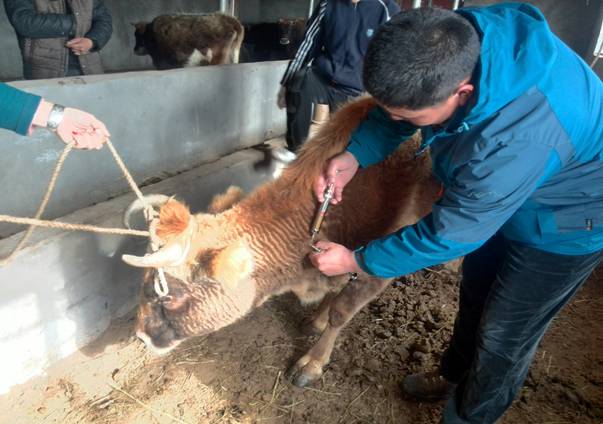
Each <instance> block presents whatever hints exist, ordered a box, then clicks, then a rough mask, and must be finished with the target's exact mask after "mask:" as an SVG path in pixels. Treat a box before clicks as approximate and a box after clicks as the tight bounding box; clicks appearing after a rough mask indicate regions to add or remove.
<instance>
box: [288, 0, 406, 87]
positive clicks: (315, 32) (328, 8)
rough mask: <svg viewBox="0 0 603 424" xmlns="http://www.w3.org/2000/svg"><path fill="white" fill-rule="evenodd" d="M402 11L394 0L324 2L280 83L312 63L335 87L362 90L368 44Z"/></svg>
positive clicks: (315, 12)
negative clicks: (386, 23)
mask: <svg viewBox="0 0 603 424" xmlns="http://www.w3.org/2000/svg"><path fill="white" fill-rule="evenodd" d="M399 11H400V7H399V6H398V4H397V3H396V2H395V1H393V0H360V1H358V2H357V3H352V2H351V0H322V1H321V2H320V3H319V4H318V6H317V7H316V10H315V11H314V13H313V15H312V16H311V17H310V19H309V20H308V23H307V25H306V33H305V35H304V40H303V41H302V43H301V45H300V46H299V49H298V50H297V53H296V55H295V57H294V58H293V60H292V61H291V62H290V63H289V66H288V67H287V70H286V71H285V75H284V76H283V79H282V80H281V84H282V85H286V84H287V82H288V81H289V80H290V79H291V78H292V76H293V75H294V74H295V72H297V71H298V70H299V69H300V68H302V67H303V66H305V65H307V64H309V63H312V65H313V66H314V68H315V69H316V70H317V71H318V72H319V73H320V74H321V75H322V76H323V77H324V78H325V79H326V80H327V81H330V82H331V83H333V84H334V85H339V86H342V87H345V88H348V89H351V90H353V91H356V92H360V91H362V90H363V86H362V64H363V60H364V55H365V54H366V49H367V47H368V44H369V41H370V40H371V38H372V36H373V34H374V33H375V31H376V30H377V28H378V27H379V26H380V25H381V24H383V23H384V22H387V21H388V20H389V19H390V18H391V17H392V16H393V15H395V14H396V13H398V12H399Z"/></svg>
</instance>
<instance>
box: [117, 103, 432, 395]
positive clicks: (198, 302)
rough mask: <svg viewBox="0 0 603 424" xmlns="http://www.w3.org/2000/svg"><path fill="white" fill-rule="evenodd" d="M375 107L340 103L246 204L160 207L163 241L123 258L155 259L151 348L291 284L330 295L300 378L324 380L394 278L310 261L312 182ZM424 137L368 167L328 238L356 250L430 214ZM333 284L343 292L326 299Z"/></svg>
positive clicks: (148, 327) (145, 306)
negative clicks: (352, 273) (334, 273)
mask: <svg viewBox="0 0 603 424" xmlns="http://www.w3.org/2000/svg"><path fill="white" fill-rule="evenodd" d="M374 106H375V103H374V102H373V100H371V99H361V100H358V101H356V102H353V103H351V104H349V105H347V106H344V107H343V108H341V109H340V110H339V111H337V112H336V113H335V114H334V115H333V116H332V118H331V120H330V121H329V122H328V123H327V124H325V125H324V126H323V127H322V128H321V129H320V131H319V133H318V135H317V136H316V137H314V138H313V139H312V140H310V141H309V142H308V143H306V144H305V145H304V146H303V148H302V149H301V151H300V153H299V156H298V158H297V159H296V160H295V161H294V162H293V163H292V164H291V165H290V166H289V167H288V168H286V169H285V171H284V172H283V174H282V175H281V176H280V177H279V178H278V179H277V180H275V181H272V182H269V183H266V184H264V185H262V186H261V187H259V188H258V189H257V190H255V191H254V192H253V193H251V194H250V195H248V196H247V197H246V198H244V199H242V200H240V201H239V197H240V193H239V192H236V190H235V191H231V192H230V194H229V193H227V194H225V195H223V196H222V197H221V198H220V200H219V202H214V204H213V205H212V207H211V208H212V210H213V213H199V214H196V215H191V214H190V213H189V211H188V209H187V207H186V206H184V205H183V204H181V203H179V202H177V201H173V200H172V201H169V202H168V203H166V204H165V205H164V206H163V207H162V208H161V211H160V220H159V223H158V225H157V236H158V237H159V238H160V239H161V240H162V241H163V243H164V247H163V248H162V249H161V250H160V251H158V252H157V253H155V254H149V255H146V256H144V257H134V256H128V255H126V256H124V260H125V261H126V262H127V263H129V264H131V265H134V266H141V267H149V268H151V271H150V272H149V273H148V278H147V279H146V281H145V282H144V283H143V288H142V295H141V303H140V311H139V314H138V322H137V334H138V335H139V336H140V337H141V338H142V339H143V340H144V341H145V342H146V343H147V345H148V346H149V347H152V348H154V349H156V350H158V351H160V352H165V351H169V350H171V349H173V348H174V347H175V346H176V345H177V344H178V343H180V342H181V341H182V340H184V339H186V338H188V337H191V336H196V335H201V334H207V333H209V332H213V331H216V330H218V329H219V328H222V327H224V326H226V325H229V324H231V323H233V322H235V321H236V320H238V319H239V318H241V317H243V316H244V315H246V314H247V313H248V312H249V311H251V310H252V309H253V308H256V307H258V306H259V305H261V304H262V303H263V302H264V301H265V300H266V299H268V298H269V297H271V296H274V295H278V294H281V293H285V292H288V291H292V292H294V293H295V294H296V295H297V296H298V297H299V298H300V300H301V301H302V302H316V301H319V300H321V299H323V301H322V303H321V304H320V306H319V308H318V313H317V315H316V317H315V319H314V320H313V322H312V323H311V325H310V327H311V329H312V330H313V331H315V332H319V333H321V337H320V339H319V341H318V342H317V343H316V345H314V347H312V348H311V349H310V351H309V352H308V353H307V354H306V355H304V356H303V357H302V358H301V359H299V361H297V363H296V365H295V366H294V367H293V370H292V376H293V381H294V383H295V384H297V385H299V386H305V385H307V384H310V383H311V382H313V381H315V380H316V379H318V378H320V376H321V375H322V369H323V366H324V365H326V364H327V363H328V361H329V358H330V355H331V351H332V349H333V345H334V342H335V338H336V337H337V334H338V333H339V332H340V331H341V329H342V328H343V326H344V325H345V324H346V323H347V322H348V321H349V320H350V319H351V318H352V317H353V316H354V314H356V312H358V310H360V308H362V307H363V306H364V305H366V304H367V303H368V302H370V301H371V300H372V299H373V298H375V297H376V296H377V295H378V294H379V293H380V292H381V291H382V290H383V289H384V288H385V287H386V286H387V284H388V283H389V280H384V279H379V278H374V277H369V276H367V275H361V276H359V278H358V279H357V280H356V281H353V282H351V283H349V284H346V282H347V277H344V276H342V277H336V278H327V277H325V276H324V275H322V274H320V273H319V272H318V271H317V270H316V269H315V268H313V267H312V266H311V265H310V264H309V261H308V260H307V255H308V253H309V252H310V246H309V229H310V225H311V221H312V218H313V216H314V213H315V211H316V208H317V202H316V199H315V197H314V195H313V194H312V190H311V187H312V182H313V181H314V179H315V178H316V177H317V175H319V173H320V172H321V171H322V170H323V168H324V167H325V165H326V163H327V162H328V160H329V159H330V158H331V157H333V156H334V155H336V154H337V153H339V152H341V151H342V150H344V149H345V147H346V145H347V143H348V140H349V138H350V134H351V132H352V131H353V130H354V129H355V128H356V126H357V125H358V124H359V123H360V122H361V121H362V120H363V119H364V118H365V117H366V114H367V113H368V111H369V110H370V109H371V108H373V107H374ZM418 143H419V141H418V138H417V137H415V138H413V139H410V140H408V141H406V142H404V143H403V144H402V145H401V146H400V148H399V149H398V150H397V151H396V152H394V153H393V154H392V155H391V156H390V157H389V158H388V159H387V160H385V161H384V162H382V163H380V164H377V165H374V166H370V167H368V168H366V169H363V170H360V171H359V173H358V174H357V175H356V176H355V177H354V178H353V179H352V181H351V182H350V183H349V184H348V185H347V186H346V188H345V190H344V193H343V201H342V202H341V203H340V204H338V205H333V206H332V207H331V209H330V210H329V213H328V216H327V218H326V220H325V224H324V226H323V230H322V232H321V233H320V234H321V236H322V237H324V238H326V239H328V240H331V241H335V242H338V243H341V244H344V245H346V246H348V247H349V248H355V247H357V246H360V245H362V244H364V243H367V242H368V241H370V240H372V239H375V238H377V237H380V236H383V235H385V234H388V233H390V232H392V231H394V230H396V229H398V228H400V227H402V226H405V225H410V224H412V223H414V222H416V221H417V220H418V219H419V218H420V217H422V216H423V215H425V214H427V213H428V212H429V211H430V209H431V205H432V203H433V202H434V200H435V199H436V197H437V192H438V189H439V187H438V184H436V182H435V181H434V179H433V178H432V177H431V166H430V160H429V158H428V157H426V156H423V157H419V158H415V157H414V153H415V150H416V148H417V147H418ZM159 267H163V270H164V271H165V272H166V274H167V283H168V286H169V294H168V295H167V296H163V297H162V296H158V295H157V294H156V292H155V290H154V289H153V276H154V275H155V274H156V273H157V272H156V271H155V269H156V268H159ZM339 290H341V291H339ZM332 291H339V292H338V293H337V294H335V295H334V296H331V295H329V296H325V295H326V294H327V293H329V292H332Z"/></svg>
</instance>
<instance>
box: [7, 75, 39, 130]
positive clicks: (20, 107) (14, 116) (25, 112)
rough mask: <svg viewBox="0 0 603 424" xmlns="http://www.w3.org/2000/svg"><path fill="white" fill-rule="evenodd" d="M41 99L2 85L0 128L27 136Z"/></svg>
mask: <svg viewBox="0 0 603 424" xmlns="http://www.w3.org/2000/svg"><path fill="white" fill-rule="evenodd" d="M40 100H41V97H40V96H36V95H34V94H29V93H26V92H24V91H21V90H18V89H16V88H14V87H11V86H10V85H7V84H4V83H0V128H5V129H8V130H11V131H15V132H16V133H18V134H21V135H26V134H27V131H28V130H29V127H30V125H31V121H32V120H33V117H34V115H35V113H36V110H37V109H38V105H39V104H40Z"/></svg>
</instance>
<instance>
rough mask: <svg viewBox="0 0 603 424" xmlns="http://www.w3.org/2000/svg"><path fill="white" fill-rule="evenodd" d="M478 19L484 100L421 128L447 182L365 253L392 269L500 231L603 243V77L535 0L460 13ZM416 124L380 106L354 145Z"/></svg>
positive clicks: (524, 237)
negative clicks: (426, 206)
mask: <svg viewBox="0 0 603 424" xmlns="http://www.w3.org/2000/svg"><path fill="white" fill-rule="evenodd" d="M458 13H460V14H461V15H462V16H464V17H465V18H466V19H468V20H469V21H470V22H471V23H472V24H473V25H474V26H475V28H476V29H477V31H478V33H479V35H480V38H481V45H482V46H481V58H480V62H479V64H478V68H477V69H476V72H475V74H474V76H473V82H474V83H475V84H476V88H477V99H476V102H475V105H474V106H473V107H472V108H470V109H469V110H468V111H467V110H462V109H461V110H458V111H457V113H456V114H455V115H454V116H453V117H452V119H451V121H450V124H449V125H448V126H447V127H446V128H445V129H442V130H440V131H434V130H433V129H432V128H431V127H424V128H421V129H420V130H421V131H422V135H423V140H424V142H423V144H424V146H423V148H426V147H427V146H429V147H430V149H431V156H432V159H433V171H434V174H435V175H436V176H437V177H438V178H439V179H440V181H441V182H442V184H443V185H444V187H445V191H444V194H443V197H442V198H441V199H440V200H439V201H438V202H437V204H436V205H435V206H434V207H433V211H432V213H431V214H430V215H428V216H427V217H425V218H424V219H422V220H421V221H419V222H418V223H417V224H416V225H413V226H409V227H405V228H402V229H401V230H399V231H397V232H396V233H394V234H390V235H388V236H387V237H384V238H382V239H379V240H375V241H373V242H371V243H369V244H368V245H366V246H364V247H362V248H360V249H358V250H357V251H356V258H357V260H358V262H359V264H360V265H361V266H362V267H363V268H364V269H365V270H366V271H367V272H369V273H371V274H374V275H379V276H383V277H391V276H398V275H403V274H407V273H410V272H413V271H416V270H418V269H421V268H424V267H426V266H429V265H434V264H437V263H442V262H445V261H448V260H450V259H453V258H456V257H459V256H462V255H465V254H467V253H469V252H471V251H473V250H475V249H476V248H478V247H479V246H481V245H482V244H483V243H484V242H485V241H486V240H488V238H490V237H491V236H492V235H493V234H494V233H496V232H497V231H499V230H500V231H502V233H503V235H504V236H505V237H506V238H508V239H510V240H514V241H517V242H521V243H524V244H526V245H530V246H532V247H535V248H538V249H541V250H545V251H549V252H554V253H559V254H567V255H580V254H587V253H591V252H595V251H598V250H600V249H603V120H601V117H603V83H602V82H601V80H600V79H599V78H598V77H597V76H596V75H595V74H594V73H593V72H592V70H591V69H590V68H589V67H588V66H587V65H586V64H585V63H584V62H583V61H582V59H580V57H578V55H576V54H575V53H574V52H573V51H572V50H570V49H569V48H568V47H567V46H566V45H565V44H564V43H563V42H562V41H561V40H559V38H557V37H556V36H555V35H554V34H553V33H552V32H551V30H550V29H549V27H548V25H547V23H546V21H545V19H544V17H543V16H542V14H541V13H540V12H539V11H538V10H537V9H536V8H534V7H532V6H530V5H527V4H500V5H495V6H491V7H486V8H479V9H473V8H466V9H461V10H459V11H458ZM415 129H416V128H413V127H412V126H410V125H409V124H407V123H404V122H395V121H393V120H391V119H390V118H389V116H388V115H387V114H386V113H385V111H384V110H382V109H380V108H375V109H373V111H371V112H370V113H369V117H368V118H367V120H365V122H363V123H362V124H361V125H360V126H359V128H358V129H357V130H356V131H355V132H354V133H353V135H352V138H351V141H350V145H349V146H348V150H349V151H350V152H351V153H352V154H354V156H355V157H356V158H357V159H358V161H359V162H360V164H361V166H363V167H366V166H369V165H371V164H373V163H376V162H378V161H380V160H382V159H383V158H384V157H385V156H387V155H388V154H389V153H390V152H391V151H393V150H394V149H395V148H396V147H397V146H398V145H399V144H400V143H401V142H402V141H403V140H404V139H405V138H407V137H408V135H409V134H411V133H413V132H414V130H415Z"/></svg>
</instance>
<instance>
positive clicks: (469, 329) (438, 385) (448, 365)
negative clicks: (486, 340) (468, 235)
mask: <svg viewBox="0 0 603 424" xmlns="http://www.w3.org/2000/svg"><path fill="white" fill-rule="evenodd" d="M505 251H506V241H505V239H504V237H503V236H502V235H500V234H495V235H494V236H493V237H492V238H490V240H488V241H487V242H486V243H484V245H483V246H481V247H480V248H479V249H477V250H475V251H474V252H471V253H470V254H468V255H467V256H465V258H464V260H463V265H462V274H463V277H462V280H461V284H460V294H459V310H458V313H457V316H456V320H455V322H454V331H453V334H452V338H451V340H450V343H449V346H448V348H447V349H446V351H445V352H444V354H443V356H442V361H441V364H440V369H439V370H438V371H432V372H423V373H419V374H412V375H409V376H406V377H405V378H404V381H403V383H402V388H403V389H404V391H405V392H406V393H408V394H410V395H412V396H415V397H417V398H424V399H441V398H445V397H447V396H449V395H450V391H451V389H452V388H453V384H451V383H454V384H456V383H458V382H459V381H460V380H461V379H462V378H463V376H464V375H465V374H466V373H467V371H468V370H469V366H470V365H471V360H472V359H473V355H474V353H475V340H476V333H477V328H478V324H479V322H480V319H481V315H482V310H483V307H484V304H485V302H486V298H487V297H488V293H489V292H490V288H491V287H492V284H493V283H494V280H495V279H496V274H497V272H498V270H499V269H500V266H501V264H502V262H503V259H504V257H505Z"/></svg>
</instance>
